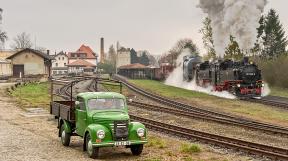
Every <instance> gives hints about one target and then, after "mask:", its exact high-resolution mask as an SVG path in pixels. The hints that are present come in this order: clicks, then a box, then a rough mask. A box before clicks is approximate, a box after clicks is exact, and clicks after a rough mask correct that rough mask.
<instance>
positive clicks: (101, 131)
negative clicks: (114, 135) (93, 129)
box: [97, 130, 105, 139]
mask: <svg viewBox="0 0 288 161" xmlns="http://www.w3.org/2000/svg"><path fill="white" fill-rule="evenodd" d="M97 137H98V138H99V139H104V137H105V131H104V130H98V131H97Z"/></svg>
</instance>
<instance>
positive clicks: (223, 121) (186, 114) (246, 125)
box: [128, 101, 288, 135]
mask: <svg viewBox="0 0 288 161" xmlns="http://www.w3.org/2000/svg"><path fill="white" fill-rule="evenodd" d="M128 105H131V106H134V107H137V108H141V109H146V110H151V111H156V112H165V113H170V114H173V115H177V116H184V117H187V118H194V119H201V120H206V121H211V122H217V123H221V124H226V125H235V126H240V127H244V128H249V129H254V130H261V131H265V132H268V133H272V134H275V133H277V134H281V135H288V129H282V128H278V126H274V127H272V126H271V127H270V126H263V125H261V124H251V123H240V122H239V121H235V120H231V119H226V118H221V117H211V116H209V115H202V114H198V113H194V112H191V111H189V110H182V109H175V108H168V107H164V106H157V105H152V104H146V103H142V102H135V101H133V102H128Z"/></svg>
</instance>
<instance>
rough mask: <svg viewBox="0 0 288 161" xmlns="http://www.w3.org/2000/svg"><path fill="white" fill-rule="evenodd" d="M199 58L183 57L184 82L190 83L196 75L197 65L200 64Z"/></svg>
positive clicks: (194, 56)
mask: <svg viewBox="0 0 288 161" xmlns="http://www.w3.org/2000/svg"><path fill="white" fill-rule="evenodd" d="M201 62H202V61H201V57H200V56H196V55H193V56H184V58H183V79H184V80H186V81H191V80H192V79H193V78H194V77H195V74H196V68H197V65H198V64H200V63H201Z"/></svg>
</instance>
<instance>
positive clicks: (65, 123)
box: [59, 119, 72, 137]
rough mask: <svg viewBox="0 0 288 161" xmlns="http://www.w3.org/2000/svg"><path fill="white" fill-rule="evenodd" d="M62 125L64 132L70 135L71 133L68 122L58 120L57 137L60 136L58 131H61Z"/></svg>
mask: <svg viewBox="0 0 288 161" xmlns="http://www.w3.org/2000/svg"><path fill="white" fill-rule="evenodd" d="M62 124H64V128H65V132H66V133H69V134H71V133H72V127H71V124H70V122H68V121H66V120H63V119H60V121H59V137H60V136H61V134H60V129H61V126H62Z"/></svg>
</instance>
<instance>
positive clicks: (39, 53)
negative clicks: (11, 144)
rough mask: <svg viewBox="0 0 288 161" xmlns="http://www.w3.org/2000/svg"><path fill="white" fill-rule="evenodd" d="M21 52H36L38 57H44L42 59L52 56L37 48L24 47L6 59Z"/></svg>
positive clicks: (49, 58)
mask: <svg viewBox="0 0 288 161" xmlns="http://www.w3.org/2000/svg"><path fill="white" fill-rule="evenodd" d="M22 52H32V53H34V54H37V55H39V56H40V57H42V58H44V59H48V60H51V59H52V57H51V56H50V55H47V54H45V53H42V52H41V51H38V50H34V49H30V48H26V49H23V50H20V51H18V52H17V53H15V54H13V55H11V56H9V57H7V59H12V58H13V57H15V56H16V55H18V54H20V53H22Z"/></svg>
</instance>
